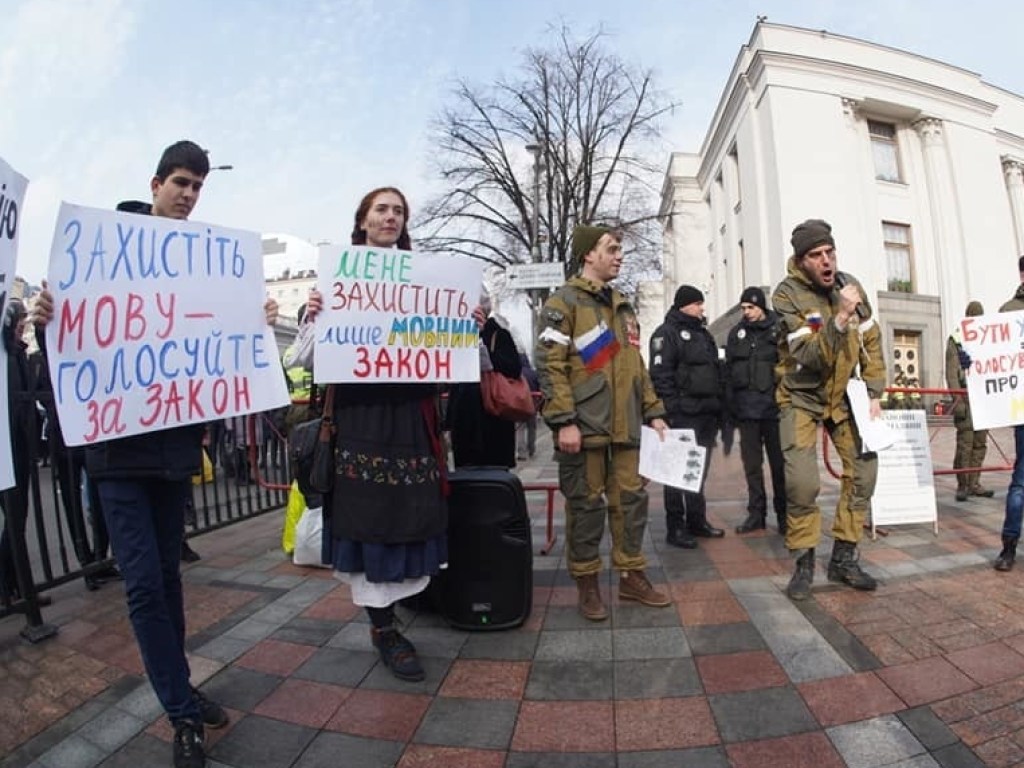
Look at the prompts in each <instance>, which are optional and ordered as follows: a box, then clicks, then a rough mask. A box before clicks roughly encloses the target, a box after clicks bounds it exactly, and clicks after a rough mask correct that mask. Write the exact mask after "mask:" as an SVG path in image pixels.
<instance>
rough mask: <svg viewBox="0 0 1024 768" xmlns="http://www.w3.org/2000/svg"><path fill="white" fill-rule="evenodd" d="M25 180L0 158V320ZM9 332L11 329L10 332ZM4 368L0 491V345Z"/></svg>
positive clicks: (7, 429)
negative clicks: (0, 359) (0, 355)
mask: <svg viewBox="0 0 1024 768" xmlns="http://www.w3.org/2000/svg"><path fill="white" fill-rule="evenodd" d="M27 187H28V179H26V178H25V177H24V176H22V175H21V174H19V173H18V172H17V171H15V170H14V169H13V168H11V166H9V165H8V164H7V163H6V162H4V160H3V158H0V319H2V318H3V313H4V311H5V310H6V308H7V301H8V299H9V298H10V293H11V285H12V284H13V283H14V274H15V272H14V270H15V266H16V264H17V258H18V216H19V214H20V212H21V204H22V202H23V201H24V199H25V189H26V188H27ZM12 331H13V329H12ZM0 353H2V354H3V358H4V368H3V371H2V372H0V490H3V489H4V488H11V487H13V486H14V480H15V478H14V464H13V458H12V457H13V456H14V449H13V447H12V445H11V422H10V414H8V412H7V408H8V399H7V387H8V384H9V382H8V381H7V360H6V358H7V352H6V350H4V349H3V344H2V342H0Z"/></svg>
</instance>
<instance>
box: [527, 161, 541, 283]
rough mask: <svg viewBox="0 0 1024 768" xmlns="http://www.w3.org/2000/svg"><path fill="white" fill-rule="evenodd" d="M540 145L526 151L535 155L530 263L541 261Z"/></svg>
mask: <svg viewBox="0 0 1024 768" xmlns="http://www.w3.org/2000/svg"><path fill="white" fill-rule="evenodd" d="M540 150H541V146H540V144H527V145H526V151H527V152H529V153H530V154H531V155H533V225H532V228H533V233H532V237H531V238H530V261H532V262H534V263H536V262H538V261H540Z"/></svg>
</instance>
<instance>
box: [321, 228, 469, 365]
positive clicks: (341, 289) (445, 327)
mask: <svg viewBox="0 0 1024 768" xmlns="http://www.w3.org/2000/svg"><path fill="white" fill-rule="evenodd" d="M318 267H319V269H318V272H317V274H318V275H319V277H318V279H317V289H318V290H319V291H320V293H321V294H322V295H323V302H324V310H323V312H322V313H321V314H320V315H318V316H317V319H316V347H315V350H314V364H313V373H314V376H315V378H316V381H317V382H318V383H327V382H375V381H391V382H399V381H401V382H410V383H412V382H431V383H433V382H437V381H479V380H480V354H479V351H478V348H477V341H478V339H479V333H478V330H477V326H476V323H475V322H474V320H473V317H472V312H473V309H474V307H476V306H477V303H478V302H479V298H480V286H481V277H482V274H483V265H482V263H481V262H480V261H478V260H476V259H470V258H467V257H463V256H452V255H449V254H441V253H429V252H420V251H399V250H394V249H389V248H373V247H370V246H363V245H349V246H338V247H336V248H330V249H324V250H322V251H321V252H320V260H319V264H318Z"/></svg>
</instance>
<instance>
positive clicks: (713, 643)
mask: <svg viewBox="0 0 1024 768" xmlns="http://www.w3.org/2000/svg"><path fill="white" fill-rule="evenodd" d="M686 638H687V640H689V644H690V650H691V651H692V652H693V655H694V656H706V655H708V654H712V653H739V652H740V651H758V650H761V649H762V648H766V647H767V646H766V645H765V642H764V638H763V637H762V636H761V633H760V632H758V631H757V628H756V627H755V626H754V625H753V624H751V623H750V622H747V621H744V622H740V623H737V624H712V625H708V626H702V627H687V628H686Z"/></svg>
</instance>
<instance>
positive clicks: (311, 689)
mask: <svg viewBox="0 0 1024 768" xmlns="http://www.w3.org/2000/svg"><path fill="white" fill-rule="evenodd" d="M351 693H352V689H351V688H345V687H342V686H338V685H327V684H326V683H314V682H311V681H309V680H285V681H284V682H283V683H281V685H279V686H278V687H277V688H276V689H275V690H274V691H273V692H272V693H271V694H270V695H269V696H267V697H266V698H265V699H263V700H262V701H261V702H260V703H259V705H257V707H256V708H255V709H254V710H253V713H254V714H257V715H262V716H263V717H272V718H274V719H275V720H284V721H286V722H289V723H295V724H296V725H304V726H306V727H308V728H317V729H320V728H323V727H324V726H325V725H326V724H327V722H328V721H329V720H330V719H331V718H332V717H333V716H334V713H335V712H337V711H338V708H339V707H340V706H341V705H342V703H343V702H344V701H345V699H347V698H348V697H349V696H350V695H351Z"/></svg>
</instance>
